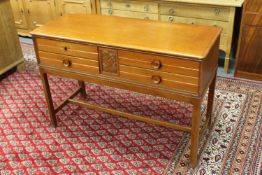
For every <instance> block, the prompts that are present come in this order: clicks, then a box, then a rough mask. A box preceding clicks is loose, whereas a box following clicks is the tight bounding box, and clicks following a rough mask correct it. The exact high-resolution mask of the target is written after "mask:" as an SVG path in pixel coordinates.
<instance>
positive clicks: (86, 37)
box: [31, 14, 221, 59]
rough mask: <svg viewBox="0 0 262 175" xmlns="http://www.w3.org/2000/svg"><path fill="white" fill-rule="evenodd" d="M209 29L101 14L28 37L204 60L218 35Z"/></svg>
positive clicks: (60, 21) (71, 18)
mask: <svg viewBox="0 0 262 175" xmlns="http://www.w3.org/2000/svg"><path fill="white" fill-rule="evenodd" d="M220 33H221V29H219V28H217V27H212V26H201V25H190V24H171V23H168V22H161V21H150V20H141V19H131V18H123V17H115V16H103V15H83V14H69V15H65V16H63V17H59V18H57V19H56V20H54V21H51V22H49V23H48V24H46V25H44V26H42V27H39V28H37V29H36V30H34V31H33V32H31V34H32V35H33V36H44V37H52V38H58V39H67V40H72V41H79V42H85V43H91V44H98V45H103V46H114V47H120V48H127V49H135V50H139V51H150V52H154V53H161V54H163V53H164V54H168V55H174V56H183V57H190V58H194V59H204V58H206V56H207V54H208V53H209V51H210V49H211V47H212V46H213V44H214V43H215V42H216V40H217V39H218V37H219V36H220Z"/></svg>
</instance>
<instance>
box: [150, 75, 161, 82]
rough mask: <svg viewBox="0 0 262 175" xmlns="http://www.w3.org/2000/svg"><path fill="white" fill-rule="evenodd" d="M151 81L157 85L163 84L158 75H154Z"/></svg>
mask: <svg viewBox="0 0 262 175" xmlns="http://www.w3.org/2000/svg"><path fill="white" fill-rule="evenodd" d="M151 79H152V81H153V83H155V84H159V83H160V82H161V77H160V76H158V75H153V76H152V78H151Z"/></svg>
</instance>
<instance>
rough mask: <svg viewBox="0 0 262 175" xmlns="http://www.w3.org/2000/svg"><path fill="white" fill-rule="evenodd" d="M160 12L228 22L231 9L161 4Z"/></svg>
mask: <svg viewBox="0 0 262 175" xmlns="http://www.w3.org/2000/svg"><path fill="white" fill-rule="evenodd" d="M159 11H160V14H161V15H171V16H181V17H193V18H202V19H214V20H221V21H228V20H229V13H230V8H229V7H220V6H219V7H216V6H204V5H188V4H160V8H159Z"/></svg>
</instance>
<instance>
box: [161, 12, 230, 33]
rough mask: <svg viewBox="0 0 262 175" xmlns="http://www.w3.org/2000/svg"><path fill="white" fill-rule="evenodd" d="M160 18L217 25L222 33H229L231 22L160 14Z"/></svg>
mask: <svg viewBox="0 0 262 175" xmlns="http://www.w3.org/2000/svg"><path fill="white" fill-rule="evenodd" d="M160 20H161V21H168V22H177V23H186V24H200V25H209V26H216V27H220V28H221V29H222V34H227V33H228V31H229V22H225V21H215V20H208V19H197V18H187V17H180V16H170V15H160Z"/></svg>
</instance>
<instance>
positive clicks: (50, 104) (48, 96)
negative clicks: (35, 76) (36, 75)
mask: <svg viewBox="0 0 262 175" xmlns="http://www.w3.org/2000/svg"><path fill="white" fill-rule="evenodd" d="M40 75H41V79H42V83H43V87H44V92H45V98H46V102H47V106H48V111H49V115H50V119H51V121H52V124H53V125H54V126H55V127H56V126H57V120H56V116H55V109H54V104H53V100H52V96H51V91H50V86H49V83H48V77H47V74H46V73H44V72H42V71H41V70H40Z"/></svg>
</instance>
